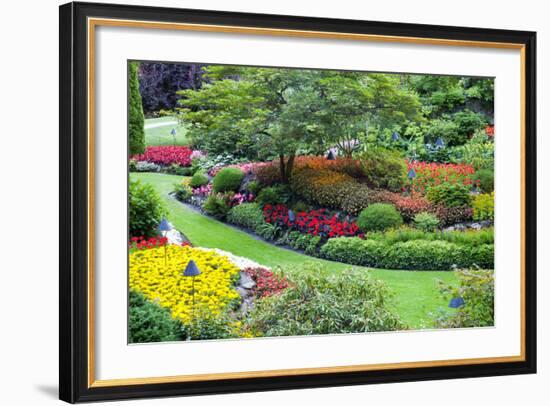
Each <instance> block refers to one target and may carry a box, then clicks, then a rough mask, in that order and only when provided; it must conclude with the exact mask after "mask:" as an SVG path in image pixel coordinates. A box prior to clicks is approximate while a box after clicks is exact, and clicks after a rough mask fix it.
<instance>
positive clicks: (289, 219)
mask: <svg viewBox="0 0 550 406" xmlns="http://www.w3.org/2000/svg"><path fill="white" fill-rule="evenodd" d="M295 220H296V216H295V215H294V212H293V211H292V210H289V211H288V221H290V222H291V223H292V224H294V221H295Z"/></svg>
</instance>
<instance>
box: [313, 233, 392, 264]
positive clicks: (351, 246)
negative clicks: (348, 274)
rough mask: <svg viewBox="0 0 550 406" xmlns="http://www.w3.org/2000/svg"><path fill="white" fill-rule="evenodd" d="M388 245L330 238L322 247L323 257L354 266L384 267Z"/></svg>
mask: <svg viewBox="0 0 550 406" xmlns="http://www.w3.org/2000/svg"><path fill="white" fill-rule="evenodd" d="M386 250H387V245H386V244H384V243H383V242H381V241H375V240H363V239H361V238H359V237H339V238H330V239H329V240H328V241H327V242H326V243H325V244H324V245H323V246H322V247H321V256H322V257H324V258H327V259H330V260H332V261H338V262H343V263H346V264H352V265H364V266H372V267H382V261H383V258H384V255H385V252H386Z"/></svg>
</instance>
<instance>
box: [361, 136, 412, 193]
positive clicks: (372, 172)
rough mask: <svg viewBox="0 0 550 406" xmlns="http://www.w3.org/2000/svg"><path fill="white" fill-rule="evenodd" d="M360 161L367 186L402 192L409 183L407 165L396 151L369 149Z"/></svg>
mask: <svg viewBox="0 0 550 406" xmlns="http://www.w3.org/2000/svg"><path fill="white" fill-rule="evenodd" d="M359 159H360V161H361V165H362V168H363V176H364V178H365V181H366V183H367V185H369V187H371V188H375V189H388V190H391V191H394V192H397V191H401V189H402V188H403V186H405V183H406V181H407V165H406V164H405V160H404V159H403V157H402V156H401V154H399V153H398V152H396V151H390V150H387V149H384V148H373V147H369V148H368V149H367V151H365V152H363V153H362V154H361V155H360V156H359Z"/></svg>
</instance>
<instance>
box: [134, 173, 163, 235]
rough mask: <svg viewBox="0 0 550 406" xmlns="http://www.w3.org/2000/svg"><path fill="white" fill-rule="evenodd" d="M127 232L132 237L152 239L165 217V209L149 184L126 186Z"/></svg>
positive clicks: (139, 183)
mask: <svg viewBox="0 0 550 406" xmlns="http://www.w3.org/2000/svg"><path fill="white" fill-rule="evenodd" d="M128 203H129V213H128V214H129V216H128V217H129V218H130V224H129V231H130V235H131V236H133V237H139V236H145V237H153V236H155V235H157V226H158V224H159V223H160V221H161V220H162V218H163V217H164V216H165V215H166V208H165V206H164V203H163V201H162V200H161V198H160V196H159V195H158V193H157V191H156V190H155V189H154V188H153V186H151V185H150V184H149V183H141V182H140V181H139V180H137V181H133V180H131V181H130V184H129V186H128Z"/></svg>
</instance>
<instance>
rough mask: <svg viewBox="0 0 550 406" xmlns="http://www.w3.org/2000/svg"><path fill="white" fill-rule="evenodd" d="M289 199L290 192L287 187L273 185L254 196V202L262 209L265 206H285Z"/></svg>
mask: <svg viewBox="0 0 550 406" xmlns="http://www.w3.org/2000/svg"><path fill="white" fill-rule="evenodd" d="M290 198H291V192H290V190H289V188H288V186H286V185H275V186H269V187H266V188H264V189H262V191H261V192H260V194H259V195H258V196H256V201H257V202H258V203H259V204H260V206H262V207H263V206H265V205H266V204H271V205H276V204H286V203H288V202H289V200H290Z"/></svg>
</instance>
